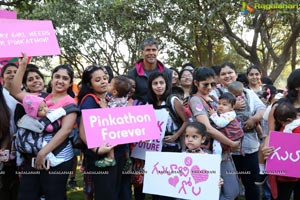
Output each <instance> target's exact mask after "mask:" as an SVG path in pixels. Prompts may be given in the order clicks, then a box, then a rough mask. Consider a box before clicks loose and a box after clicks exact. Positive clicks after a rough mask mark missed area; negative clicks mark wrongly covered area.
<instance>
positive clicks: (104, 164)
mask: <svg viewBox="0 0 300 200" xmlns="http://www.w3.org/2000/svg"><path fill="white" fill-rule="evenodd" d="M95 165H96V167H110V166H115V165H116V160H115V159H110V158H106V157H105V158H104V159H102V160H97V161H95Z"/></svg>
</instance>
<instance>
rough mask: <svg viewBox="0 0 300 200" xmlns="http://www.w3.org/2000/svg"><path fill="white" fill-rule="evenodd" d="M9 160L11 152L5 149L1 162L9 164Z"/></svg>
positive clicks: (0, 157)
mask: <svg viewBox="0 0 300 200" xmlns="http://www.w3.org/2000/svg"><path fill="white" fill-rule="evenodd" d="M8 160H9V150H8V149H5V150H4V151H3V152H2V155H1V156H0V161H2V162H7V161H8Z"/></svg>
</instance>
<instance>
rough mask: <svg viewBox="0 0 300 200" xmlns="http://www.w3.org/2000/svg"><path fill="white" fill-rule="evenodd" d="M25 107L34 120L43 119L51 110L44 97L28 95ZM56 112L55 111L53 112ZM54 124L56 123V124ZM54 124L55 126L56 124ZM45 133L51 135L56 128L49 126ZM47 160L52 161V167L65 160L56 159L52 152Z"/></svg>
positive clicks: (24, 100) (59, 122)
mask: <svg viewBox="0 0 300 200" xmlns="http://www.w3.org/2000/svg"><path fill="white" fill-rule="evenodd" d="M22 103H23V107H24V110H25V112H26V114H27V115H28V116H29V117H32V118H34V119H41V118H43V117H46V116H47V114H48V113H49V108H48V106H47V104H46V102H45V100H44V99H43V98H42V97H38V96H36V95H30V94H29V95H26V96H25V97H24V99H23V102H22ZM53 112H55V111H53ZM56 122H57V123H58V126H60V124H61V121H60V120H56ZM56 122H54V123H56ZM54 123H53V124H54ZM44 131H45V132H48V133H51V132H53V131H54V127H53V125H52V124H49V125H48V126H46V127H45V129H44ZM46 144H47V142H46V141H45V140H43V143H42V147H44V146H46ZM46 158H47V159H48V160H49V161H50V166H51V167H55V166H57V165H59V164H61V163H63V162H64V161H65V160H64V159H62V158H56V157H55V155H54V154H53V153H52V152H50V153H48V154H47V155H46Z"/></svg>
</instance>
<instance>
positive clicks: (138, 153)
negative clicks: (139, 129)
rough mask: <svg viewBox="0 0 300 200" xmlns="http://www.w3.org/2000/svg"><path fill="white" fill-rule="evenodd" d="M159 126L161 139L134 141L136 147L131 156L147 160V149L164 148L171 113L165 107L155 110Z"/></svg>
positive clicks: (159, 149)
mask: <svg viewBox="0 0 300 200" xmlns="http://www.w3.org/2000/svg"><path fill="white" fill-rule="evenodd" d="M154 112H155V117H156V120H157V126H158V128H159V131H160V139H156V140H149V141H140V142H136V143H134V145H135V146H134V148H133V149H132V151H131V157H133V158H138V159H142V160H145V153H146V151H158V152H160V151H161V149H162V140H163V138H164V137H165V131H166V126H167V122H168V117H169V113H168V112H167V111H166V110H165V109H160V110H155V111H154Z"/></svg>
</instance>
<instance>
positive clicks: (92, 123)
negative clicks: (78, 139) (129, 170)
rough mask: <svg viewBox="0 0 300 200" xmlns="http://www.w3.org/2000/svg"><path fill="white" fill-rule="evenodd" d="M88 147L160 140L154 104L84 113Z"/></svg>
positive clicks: (83, 111)
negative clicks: (105, 143) (104, 143)
mask: <svg viewBox="0 0 300 200" xmlns="http://www.w3.org/2000/svg"><path fill="white" fill-rule="evenodd" d="M82 117H83V125H84V131H85V134H86V139H87V145H88V148H94V147H99V146H101V144H103V142H108V143H109V144H111V145H115V144H126V143H131V142H137V141H141V140H152V139H158V138H159V137H160V131H159V128H158V126H157V121H156V118H155V114H154V109H153V106H152V105H143V106H128V107H120V108H98V109H87V110H82Z"/></svg>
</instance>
